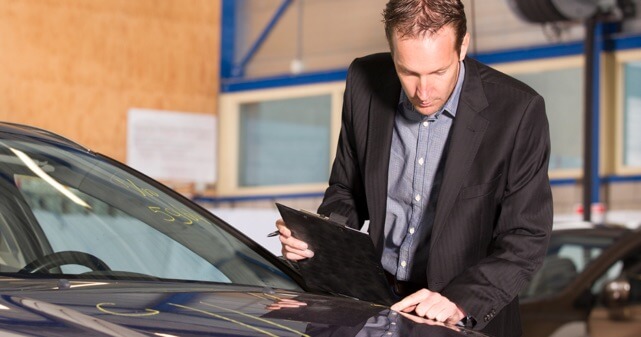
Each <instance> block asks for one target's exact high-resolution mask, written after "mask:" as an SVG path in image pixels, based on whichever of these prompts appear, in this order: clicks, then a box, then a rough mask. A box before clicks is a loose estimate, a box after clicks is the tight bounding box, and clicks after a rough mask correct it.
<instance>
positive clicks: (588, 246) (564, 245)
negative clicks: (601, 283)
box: [519, 229, 621, 299]
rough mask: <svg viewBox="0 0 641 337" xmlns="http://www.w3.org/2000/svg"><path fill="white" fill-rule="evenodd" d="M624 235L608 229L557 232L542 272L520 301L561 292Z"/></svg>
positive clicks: (524, 292)
mask: <svg viewBox="0 0 641 337" xmlns="http://www.w3.org/2000/svg"><path fill="white" fill-rule="evenodd" d="M620 235H621V231H619V230H607V229H602V230H599V229H584V230H559V231H553V232H552V237H551V238H550V244H549V246H548V251H547V255H546V256H545V259H544V261H543V265H542V266H541V269H540V270H539V271H538V272H537V273H536V274H535V275H534V277H533V278H532V281H531V282H530V284H528V286H527V287H526V288H525V289H524V290H523V291H522V292H521V293H520V294H519V297H520V298H521V299H525V298H536V297H542V296H549V295H554V294H556V293H559V292H561V291H562V290H563V289H565V288H566V286H567V285H569V284H570V282H572V281H573V280H574V279H575V278H576V277H577V276H578V275H579V274H580V273H581V272H582V271H583V270H584V269H585V268H586V267H587V266H588V265H589V264H590V263H591V262H592V261H594V260H595V259H596V258H597V257H599V256H600V255H601V253H602V252H603V251H604V250H606V249H607V248H608V247H610V246H611V245H612V244H613V243H614V242H615V241H616V240H617V239H618V238H619V237H620Z"/></svg>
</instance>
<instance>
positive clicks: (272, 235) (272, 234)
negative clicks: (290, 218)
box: [267, 231, 280, 238]
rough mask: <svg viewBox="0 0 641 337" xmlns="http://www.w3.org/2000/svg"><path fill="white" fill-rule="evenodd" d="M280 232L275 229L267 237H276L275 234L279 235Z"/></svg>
mask: <svg viewBox="0 0 641 337" xmlns="http://www.w3.org/2000/svg"><path fill="white" fill-rule="evenodd" d="M278 234H280V232H279V231H273V232H271V233H269V234H267V237H268V238H271V237H274V236H276V235H278Z"/></svg>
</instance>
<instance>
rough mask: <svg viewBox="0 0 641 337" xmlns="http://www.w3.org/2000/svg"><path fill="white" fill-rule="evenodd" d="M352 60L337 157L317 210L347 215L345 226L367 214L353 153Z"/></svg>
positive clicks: (357, 225) (354, 82)
mask: <svg viewBox="0 0 641 337" xmlns="http://www.w3.org/2000/svg"><path fill="white" fill-rule="evenodd" d="M354 64H355V63H352V65H350V68H349V70H348V72H347V79H346V86H345V94H344V97H343V111H342V120H341V131H340V136H339V139H338V147H337V150H336V158H335V159H334V164H333V167H332V171H331V175H330V178H329V187H328V188H327V190H326V191H325V196H324V199H323V202H322V204H321V205H320V207H319V209H318V213H319V214H325V215H327V216H329V215H330V214H331V213H334V212H335V213H337V214H340V215H342V216H345V217H347V225H348V226H350V227H352V228H356V229H360V228H361V227H362V226H363V223H364V221H365V220H367V219H368V218H369V216H368V212H367V206H366V198H365V191H364V187H363V175H362V172H361V167H360V165H359V162H358V158H357V157H356V156H357V154H356V153H357V151H356V142H355V138H354V137H355V130H354V128H353V124H354V118H355V117H354V114H353V109H352V104H353V101H352V99H353V87H354V86H355V85H358V82H359V80H358V79H357V78H355V77H356V76H355V75H354V73H355V71H354V67H355V66H354Z"/></svg>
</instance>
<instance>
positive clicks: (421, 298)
mask: <svg viewBox="0 0 641 337" xmlns="http://www.w3.org/2000/svg"><path fill="white" fill-rule="evenodd" d="M391 309H392V310H395V311H400V312H412V311H413V312H414V313H415V314H416V315H418V316H421V317H426V318H429V319H432V320H435V321H438V322H443V323H447V324H456V323H458V322H459V321H460V320H462V319H463V318H464V317H465V314H464V313H463V311H462V310H461V309H460V308H459V307H458V306H457V305H456V304H454V302H452V301H450V300H449V299H447V297H445V296H443V295H441V294H439V293H436V292H433V291H429V290H427V289H421V290H419V291H417V292H415V293H413V294H411V295H409V296H407V297H405V298H404V299H402V300H401V301H400V302H398V303H396V304H394V305H392V308H391Z"/></svg>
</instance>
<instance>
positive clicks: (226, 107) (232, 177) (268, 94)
mask: <svg viewBox="0 0 641 337" xmlns="http://www.w3.org/2000/svg"><path fill="white" fill-rule="evenodd" d="M344 91H345V82H344V81H338V82H330V83H322V84H312V85H300V86H290V87H279V88H272V89H260V90H251V91H242V92H233V93H223V94H221V95H220V101H219V102H220V103H219V114H218V116H219V120H220V123H219V126H218V131H219V138H218V140H219V141H218V158H219V161H218V172H219V177H218V182H217V194H219V195H221V196H247V195H265V194H267V195H280V194H302V193H322V192H323V191H324V190H325V189H326V188H327V186H328V185H327V184H328V182H327V181H326V182H323V183H308V184H287V185H269V186H252V187H245V186H240V184H239V177H240V176H239V173H240V166H239V165H240V163H239V156H240V139H239V137H240V125H241V124H240V123H241V121H240V118H241V113H240V111H241V109H240V107H241V105H242V104H245V103H255V102H265V101H270V100H281V99H291V98H304V97H307V96H319V95H330V96H331V111H330V123H329V124H330V125H329V128H330V142H329V144H327V146H328V147H329V158H330V161H329V162H328V163H327V169H328V172H329V170H330V169H331V165H332V162H333V160H334V157H335V155H336V146H337V144H338V135H339V133H340V125H341V122H340V120H341V111H342V106H343V93H344Z"/></svg>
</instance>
